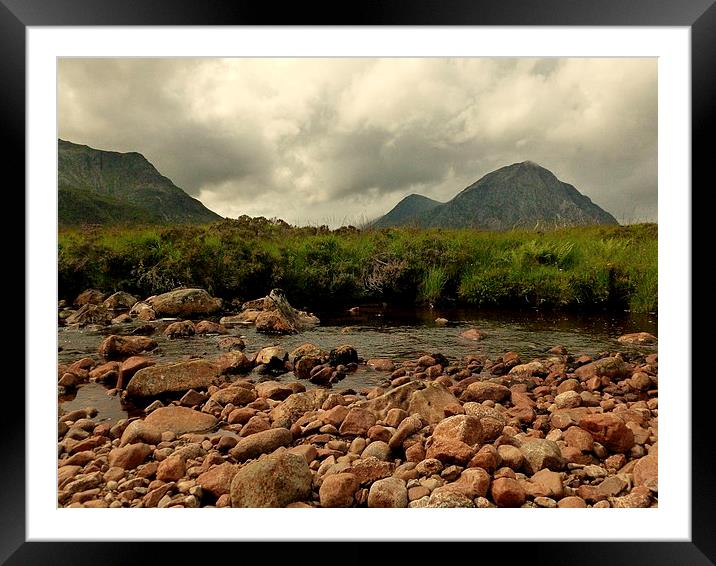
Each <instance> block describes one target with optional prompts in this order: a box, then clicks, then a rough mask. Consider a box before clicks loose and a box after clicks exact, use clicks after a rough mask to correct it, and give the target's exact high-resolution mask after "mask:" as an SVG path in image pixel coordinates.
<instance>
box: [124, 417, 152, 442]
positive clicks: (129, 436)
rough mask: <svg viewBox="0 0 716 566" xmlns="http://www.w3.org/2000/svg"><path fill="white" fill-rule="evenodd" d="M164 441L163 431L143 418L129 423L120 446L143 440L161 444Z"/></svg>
mask: <svg viewBox="0 0 716 566" xmlns="http://www.w3.org/2000/svg"><path fill="white" fill-rule="evenodd" d="M161 441H162V431H161V430H159V429H158V428H156V427H155V426H153V425H151V424H148V423H147V422H145V421H142V420H136V421H132V422H131V423H129V425H128V426H127V428H125V429H124V432H123V433H122V438H121V440H120V443H119V445H120V446H126V445H127V444H135V443H137V442H143V443H145V444H154V445H156V444H159V443H160V442H161Z"/></svg>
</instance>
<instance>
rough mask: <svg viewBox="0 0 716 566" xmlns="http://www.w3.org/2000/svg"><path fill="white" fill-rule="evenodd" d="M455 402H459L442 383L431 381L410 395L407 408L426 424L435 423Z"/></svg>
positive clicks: (443, 416)
mask: <svg viewBox="0 0 716 566" xmlns="http://www.w3.org/2000/svg"><path fill="white" fill-rule="evenodd" d="M406 385H407V384H406ZM455 404H458V405H459V404H460V401H459V400H458V399H457V397H455V396H454V395H453V394H452V393H450V390H449V389H448V388H447V387H445V386H444V385H441V384H440V383H434V382H433V383H429V384H428V385H427V387H426V388H425V389H421V390H420V391H415V392H414V393H413V394H412V395H411V397H410V403H409V404H408V408H407V410H408V412H409V413H410V414H415V413H417V414H418V415H420V417H421V418H422V419H423V420H424V421H425V422H426V423H428V424H437V423H439V422H440V421H442V420H443V419H444V418H445V409H446V408H447V407H449V406H451V405H455Z"/></svg>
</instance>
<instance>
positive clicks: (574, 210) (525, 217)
mask: <svg viewBox="0 0 716 566" xmlns="http://www.w3.org/2000/svg"><path fill="white" fill-rule="evenodd" d="M433 202H435V201H433ZM396 208H397V207H396ZM394 211H395V209H393V210H392V211H390V212H389V213H388V214H386V215H385V216H383V217H382V218H380V219H379V220H378V221H376V223H375V225H376V226H379V227H384V226H398V225H404V224H407V223H409V224H415V225H417V226H421V227H424V228H478V229H483V230H509V229H513V228H529V229H532V228H560V227H567V226H583V225H591V224H618V222H617V221H616V219H615V218H614V217H613V216H612V215H611V214H609V213H608V212H606V211H605V210H603V209H602V208H600V207H599V206H597V205H596V204H594V203H593V202H592V201H591V200H590V199H589V197H586V196H585V195H583V194H581V193H580V192H579V191H578V190H577V189H576V188H575V187H573V186H572V185H570V184H568V183H564V182H562V181H560V180H559V179H557V177H556V176H555V175H554V174H553V173H552V172H551V171H549V170H547V169H545V168H544V167H541V166H539V165H537V164H536V163H533V162H531V161H524V162H522V163H514V164H512V165H508V166H506V167H502V168H500V169H497V170H496V171H493V172H491V173H488V174H487V175H485V176H484V177H482V178H481V179H479V180H478V181H477V182H475V183H473V184H472V185H470V186H469V187H467V188H465V189H464V190H462V191H461V192H460V193H459V194H457V195H456V196H455V197H454V198H453V199H452V200H450V201H448V202H446V203H445V204H441V205H438V206H434V207H432V208H430V209H428V210H424V211H421V212H418V213H416V214H415V215H414V216H413V217H406V216H405V215H403V217H402V218H401V223H400V224H397V223H392V222H391V220H390V219H391V215H392V213H393V212H394Z"/></svg>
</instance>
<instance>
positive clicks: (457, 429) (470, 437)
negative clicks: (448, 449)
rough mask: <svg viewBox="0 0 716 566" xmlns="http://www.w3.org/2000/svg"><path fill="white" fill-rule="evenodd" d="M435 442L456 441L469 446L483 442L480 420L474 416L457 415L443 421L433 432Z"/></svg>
mask: <svg viewBox="0 0 716 566" xmlns="http://www.w3.org/2000/svg"><path fill="white" fill-rule="evenodd" d="M432 437H433V440H456V441H459V442H463V443H465V444H467V445H468V446H471V447H472V446H475V445H476V444H479V443H481V442H482V439H483V432H482V425H481V424H480V419H478V418H477V417H473V416H472V415H455V416H453V417H448V418H446V419H444V420H443V421H441V422H440V423H439V424H438V425H437V426H436V427H435V430H434V431H433V435H432Z"/></svg>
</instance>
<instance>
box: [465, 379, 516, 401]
mask: <svg viewBox="0 0 716 566" xmlns="http://www.w3.org/2000/svg"><path fill="white" fill-rule="evenodd" d="M509 397H510V390H509V389H508V388H507V387H505V386H504V385H499V384H498V383H492V382H490V381H477V382H475V383H471V384H470V385H468V386H467V389H466V390H465V391H464V392H463V394H462V396H461V399H462V401H477V402H480V403H481V402H482V401H488V400H489V401H495V402H496V403H499V402H502V401H504V400H506V399H509Z"/></svg>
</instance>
